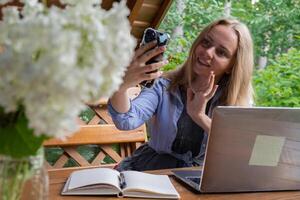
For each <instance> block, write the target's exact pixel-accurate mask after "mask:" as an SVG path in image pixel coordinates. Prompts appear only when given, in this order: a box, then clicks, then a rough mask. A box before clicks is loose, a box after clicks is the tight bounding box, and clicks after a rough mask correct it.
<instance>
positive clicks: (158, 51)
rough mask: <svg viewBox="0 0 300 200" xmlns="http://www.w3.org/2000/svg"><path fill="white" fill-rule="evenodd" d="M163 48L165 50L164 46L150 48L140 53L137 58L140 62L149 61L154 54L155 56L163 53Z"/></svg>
mask: <svg viewBox="0 0 300 200" xmlns="http://www.w3.org/2000/svg"><path fill="white" fill-rule="evenodd" d="M165 50H166V47H165V46H161V47H157V48H154V49H151V50H149V51H147V52H146V53H144V54H143V55H141V56H140V57H139V58H138V60H139V62H140V63H141V64H142V63H146V62H147V61H149V60H150V59H151V58H153V57H154V56H157V55H159V54H161V53H163V52H164V51H165Z"/></svg>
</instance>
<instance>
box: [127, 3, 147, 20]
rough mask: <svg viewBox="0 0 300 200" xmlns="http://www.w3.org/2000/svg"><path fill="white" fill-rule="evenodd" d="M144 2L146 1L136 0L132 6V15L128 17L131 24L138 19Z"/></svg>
mask: <svg viewBox="0 0 300 200" xmlns="http://www.w3.org/2000/svg"><path fill="white" fill-rule="evenodd" d="M143 2H144V0H139V1H136V2H135V4H134V6H133V8H132V10H131V12H130V15H129V17H128V19H129V22H130V24H131V26H132V24H133V22H134V21H135V20H136V18H137V16H138V15H139V12H140V10H141V7H142V5H143Z"/></svg>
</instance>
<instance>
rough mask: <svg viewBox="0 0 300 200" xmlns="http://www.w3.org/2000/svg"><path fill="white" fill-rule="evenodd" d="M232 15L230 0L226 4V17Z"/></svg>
mask: <svg viewBox="0 0 300 200" xmlns="http://www.w3.org/2000/svg"><path fill="white" fill-rule="evenodd" d="M230 15H231V1H230V0H228V1H226V2H225V4H224V17H230Z"/></svg>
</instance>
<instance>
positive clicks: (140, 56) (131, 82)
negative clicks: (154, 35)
mask: <svg viewBox="0 0 300 200" xmlns="http://www.w3.org/2000/svg"><path fill="white" fill-rule="evenodd" d="M155 46H156V41H154V42H150V43H147V44H145V45H143V46H141V47H140V48H138V49H137V50H136V52H135V55H134V57H133V59H132V61H131V63H130V65H129V66H128V67H127V71H126V72H125V76H124V78H123V83H122V85H121V87H120V89H121V90H122V89H124V90H127V89H128V88H130V87H134V86H136V85H137V84H139V83H140V82H142V81H144V80H152V79H155V78H158V77H160V76H161V75H162V72H161V71H159V69H160V68H161V67H162V66H164V65H166V64H167V63H168V61H167V60H164V61H160V62H157V63H152V64H146V62H147V61H149V60H150V59H151V58H153V57H154V56H156V55H159V54H160V53H162V52H164V51H165V50H166V47H165V46H161V47H155ZM155 70H157V71H156V72H153V73H149V72H152V71H155Z"/></svg>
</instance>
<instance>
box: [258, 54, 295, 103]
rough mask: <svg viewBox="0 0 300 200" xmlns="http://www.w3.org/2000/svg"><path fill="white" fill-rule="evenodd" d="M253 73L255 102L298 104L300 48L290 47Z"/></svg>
mask: <svg viewBox="0 0 300 200" xmlns="http://www.w3.org/2000/svg"><path fill="white" fill-rule="evenodd" d="M270 63H271V64H270V65H269V66H268V67H267V68H266V69H265V70H257V71H256V73H255V75H254V85H255V91H256V104H257V105H260V106H289V107H297V106H298V107H299V106H300V50H297V49H290V50H289V51H288V52H287V53H284V54H282V55H281V56H279V57H278V58H276V59H275V60H274V61H271V62H270Z"/></svg>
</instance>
